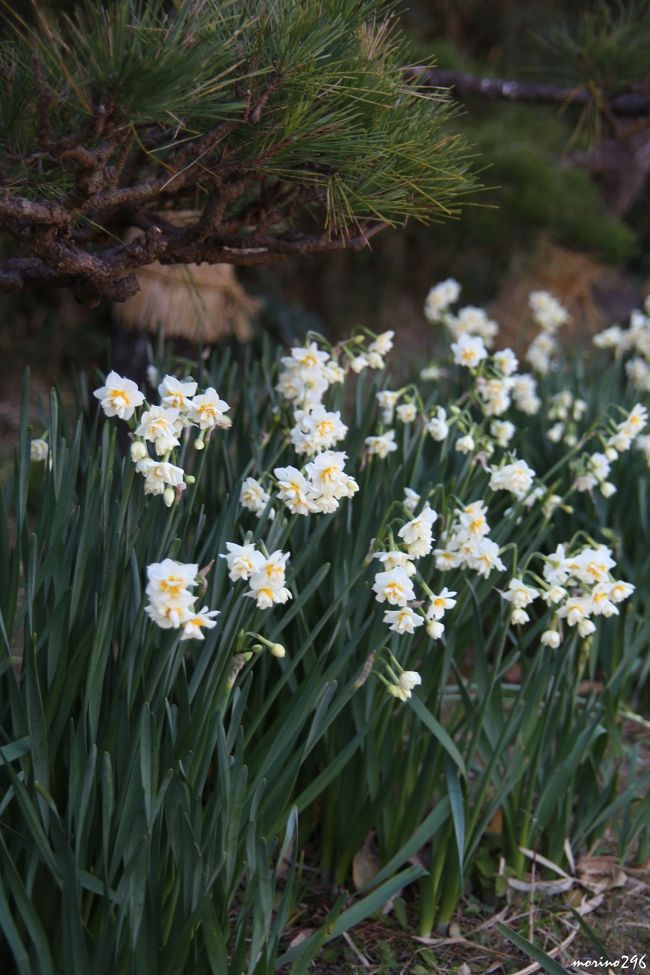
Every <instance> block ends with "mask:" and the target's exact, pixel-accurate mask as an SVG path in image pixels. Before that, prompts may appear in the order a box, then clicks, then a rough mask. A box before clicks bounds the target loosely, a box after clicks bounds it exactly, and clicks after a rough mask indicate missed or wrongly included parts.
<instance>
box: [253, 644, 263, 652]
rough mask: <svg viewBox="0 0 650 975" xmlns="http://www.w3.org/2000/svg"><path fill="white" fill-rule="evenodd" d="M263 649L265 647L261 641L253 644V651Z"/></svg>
mask: <svg viewBox="0 0 650 975" xmlns="http://www.w3.org/2000/svg"><path fill="white" fill-rule="evenodd" d="M263 649H264V647H263V646H262V644H261V643H254V644H253V646H252V647H251V651H252V652H253V653H261V652H262V650H263Z"/></svg>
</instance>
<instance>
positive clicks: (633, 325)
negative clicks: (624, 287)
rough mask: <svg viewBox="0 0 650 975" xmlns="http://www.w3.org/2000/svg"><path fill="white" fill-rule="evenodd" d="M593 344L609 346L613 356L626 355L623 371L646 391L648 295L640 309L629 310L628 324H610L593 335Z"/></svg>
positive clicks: (649, 378) (649, 384) (649, 376)
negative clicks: (625, 326)
mask: <svg viewBox="0 0 650 975" xmlns="http://www.w3.org/2000/svg"><path fill="white" fill-rule="evenodd" d="M594 345H596V346H598V348H601V349H612V350H613V351H614V353H615V354H616V357H617V358H621V357H624V356H628V355H629V356H630V358H629V359H628V360H627V362H626V363H625V371H626V372H627V375H628V378H629V380H630V382H631V383H632V385H633V386H636V387H637V388H638V389H640V390H642V391H643V392H644V393H648V392H650V295H648V297H647V298H646V299H645V304H644V308H643V311H641V310H640V309H638V308H636V309H634V311H633V312H632V313H631V315H630V321H629V326H628V328H626V329H623V328H621V326H620V325H611V326H610V327H609V328H606V329H605V330H604V331H602V332H599V333H598V335H595V336H594Z"/></svg>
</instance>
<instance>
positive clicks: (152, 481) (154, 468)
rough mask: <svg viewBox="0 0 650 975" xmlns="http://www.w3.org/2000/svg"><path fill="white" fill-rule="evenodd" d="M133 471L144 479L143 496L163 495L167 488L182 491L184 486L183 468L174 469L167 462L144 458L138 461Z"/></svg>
mask: <svg viewBox="0 0 650 975" xmlns="http://www.w3.org/2000/svg"><path fill="white" fill-rule="evenodd" d="M135 469H136V470H137V472H138V474H142V475H143V477H144V493H145V494H154V495H156V494H164V492H165V488H167V487H172V488H181V489H182V488H183V487H184V486H185V482H184V475H185V472H184V470H183V468H182V467H176V465H175V464H170V463H169V461H162V460H154V459H153V458H152V457H144V458H143V459H142V460H139V461H138V463H137V464H136V465H135Z"/></svg>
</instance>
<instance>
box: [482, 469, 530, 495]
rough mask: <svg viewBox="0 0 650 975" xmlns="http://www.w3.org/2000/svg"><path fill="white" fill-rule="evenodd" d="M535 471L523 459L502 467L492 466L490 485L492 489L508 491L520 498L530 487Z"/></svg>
mask: <svg viewBox="0 0 650 975" xmlns="http://www.w3.org/2000/svg"><path fill="white" fill-rule="evenodd" d="M534 477H535V471H534V470H533V469H532V467H529V466H528V464H527V463H526V461H525V460H516V461H514V462H513V463H512V464H505V465H504V466H503V467H499V468H494V467H493V468H492V476H491V477H490V487H491V488H492V490H493V491H510V493H511V494H514V496H515V497H516V498H518V499H519V500H521V499H522V498H523V497H525V495H526V494H527V493H528V491H529V490H530V489H531V487H532V484H533V479H534Z"/></svg>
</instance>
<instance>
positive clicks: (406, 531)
mask: <svg viewBox="0 0 650 975" xmlns="http://www.w3.org/2000/svg"><path fill="white" fill-rule="evenodd" d="M437 517H438V515H437V514H436V512H435V511H434V510H433V508H430V507H429V505H428V504H427V505H425V506H424V508H423V509H422V511H421V512H420V514H419V515H416V517H415V518H413V519H412V520H411V521H408V522H407V523H406V524H405V525H402V527H401V528H400V530H399V532H398V533H397V534H398V536H399V537H400V538H401V539H402V540H403V541H404V544H405V545H406V548H407V552H408V553H409V555H412V556H413V557H414V558H421V557H422V556H423V555H428V554H429V552H430V551H431V548H432V541H433V532H432V527H433V525H434V523H435V521H436V519H437Z"/></svg>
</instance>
